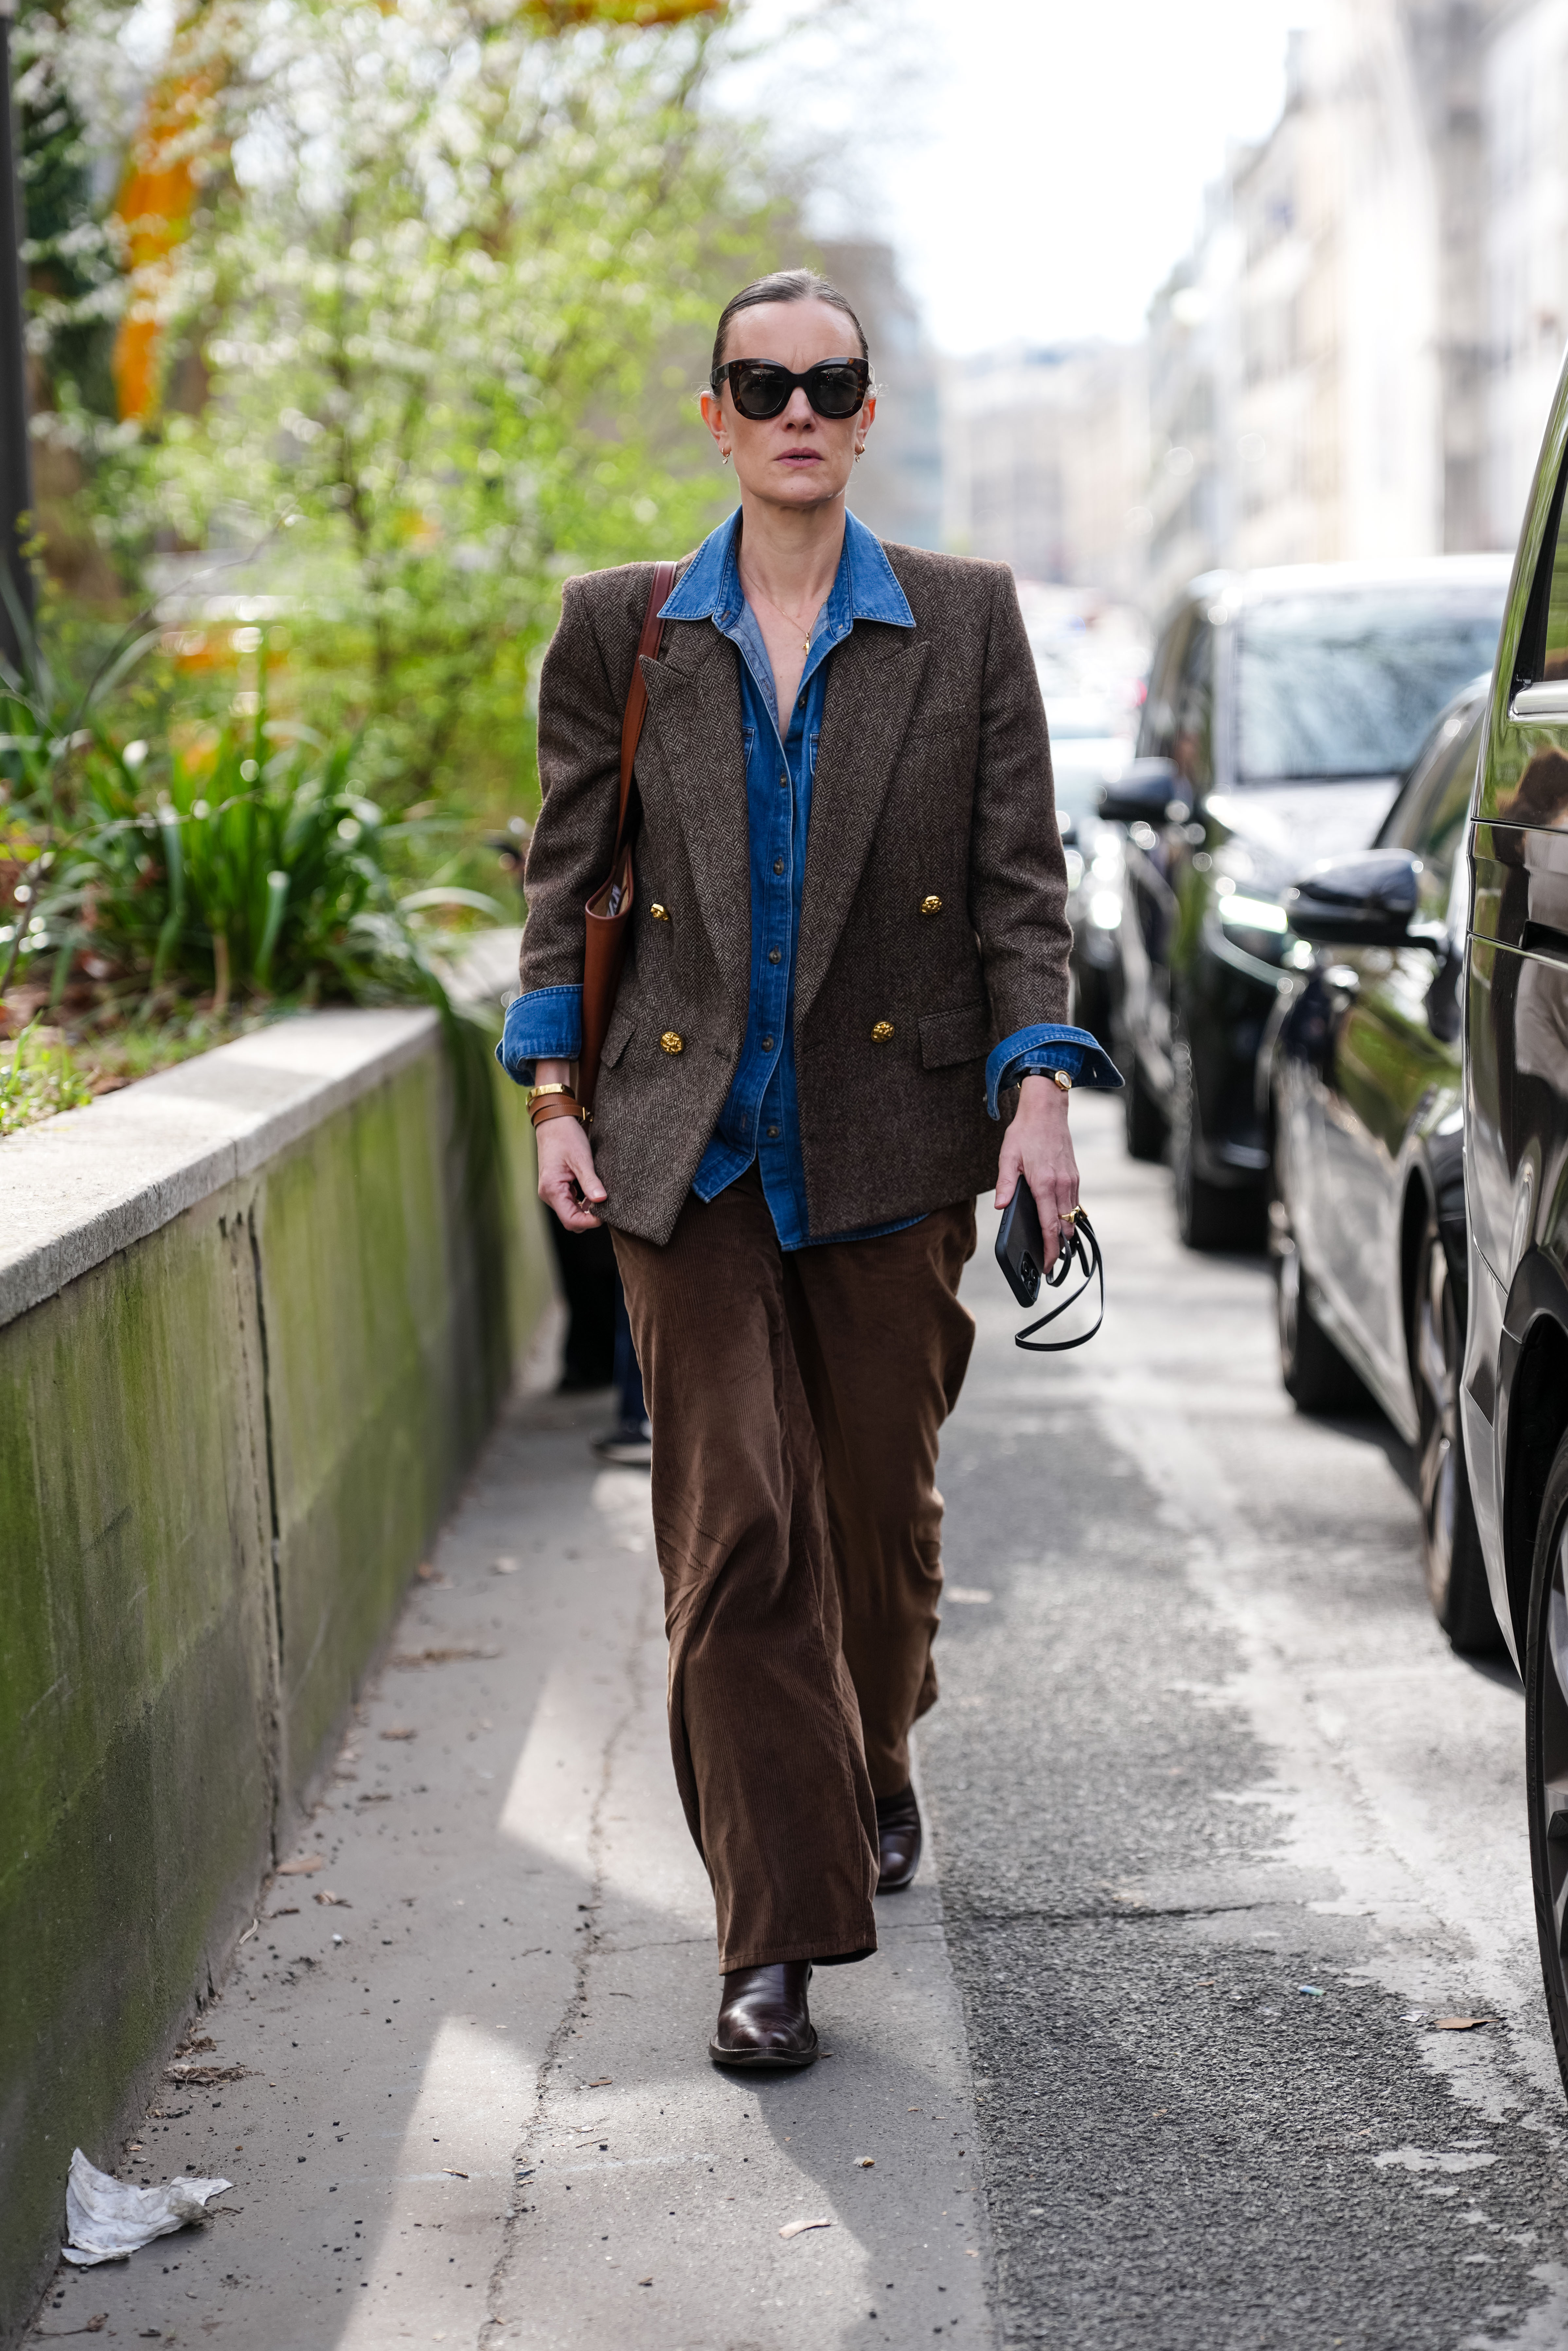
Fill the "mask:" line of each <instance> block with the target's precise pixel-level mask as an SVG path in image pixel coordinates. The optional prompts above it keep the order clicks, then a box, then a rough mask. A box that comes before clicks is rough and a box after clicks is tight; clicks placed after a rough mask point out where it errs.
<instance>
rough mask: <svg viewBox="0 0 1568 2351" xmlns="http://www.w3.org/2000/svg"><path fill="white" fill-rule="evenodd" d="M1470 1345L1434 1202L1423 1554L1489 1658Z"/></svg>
mask: <svg viewBox="0 0 1568 2351" xmlns="http://www.w3.org/2000/svg"><path fill="white" fill-rule="evenodd" d="M1464 1346H1465V1334H1464V1326H1463V1324H1462V1323H1461V1322H1460V1320H1459V1298H1458V1296H1457V1294H1456V1291H1455V1287H1454V1280H1453V1274H1452V1270H1451V1268H1450V1267H1449V1255H1448V1251H1447V1250H1446V1249H1444V1247H1443V1238H1442V1235H1441V1233H1440V1232H1439V1231H1438V1214H1437V1210H1436V1209H1435V1208H1434V1207H1432V1206H1431V1204H1430V1203H1429V1202H1428V1207H1427V1222H1426V1227H1425V1228H1424V1230H1423V1232H1422V1234H1421V1240H1420V1246H1419V1249H1418V1250H1417V1259H1416V1282H1415V1290H1414V1295H1413V1297H1412V1299H1411V1306H1410V1331H1409V1348H1410V1372H1411V1377H1412V1380H1413V1383H1414V1385H1415V1390H1416V1409H1417V1416H1418V1418H1419V1425H1420V1435H1419V1439H1418V1461H1419V1471H1420V1486H1419V1490H1420V1499H1421V1556H1422V1560H1423V1562H1425V1565H1426V1570H1427V1589H1428V1592H1429V1593H1430V1594H1431V1597H1432V1611H1433V1614H1435V1615H1436V1617H1437V1620H1438V1624H1439V1625H1441V1626H1442V1628H1443V1630H1444V1632H1445V1633H1446V1634H1447V1635H1448V1636H1449V1640H1450V1641H1451V1642H1452V1643H1453V1645H1454V1646H1455V1648H1456V1649H1458V1650H1459V1651H1460V1652H1461V1653H1462V1654H1463V1655H1465V1656H1489V1655H1491V1654H1493V1653H1494V1652H1495V1651H1497V1650H1498V1649H1501V1646H1502V1639H1501V1635H1500V1634H1499V1632H1498V1629H1497V1617H1496V1614H1495V1613H1494V1612H1493V1609H1492V1604H1491V1593H1490V1590H1489V1589H1488V1586H1487V1580H1486V1561H1485V1558H1484V1556H1483V1554H1482V1552H1481V1544H1480V1530H1479V1529H1478V1527H1477V1525H1476V1516H1475V1510H1474V1507H1473V1505H1472V1504H1471V1501H1470V1481H1469V1473H1468V1471H1467V1469H1466V1468H1465V1447H1464V1439H1463V1437H1462V1436H1461V1435H1460V1431H1459V1366H1460V1364H1462V1363H1463V1361H1464Z"/></svg>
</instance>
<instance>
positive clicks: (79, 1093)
mask: <svg viewBox="0 0 1568 2351" xmlns="http://www.w3.org/2000/svg"><path fill="white" fill-rule="evenodd" d="M39 1017H40V1016H39V1015H37V1014H36V1013H35V1015H34V1017H33V1019H31V1020H29V1022H28V1023H27V1026H26V1028H25V1029H23V1030H22V1033H21V1035H20V1036H19V1037H18V1038H17V1039H16V1042H15V1044H14V1045H13V1046H12V1047H11V1050H10V1057H9V1059H8V1060H7V1059H5V1058H4V1057H3V1056H4V1049H3V1048H0V1135H4V1134H12V1133H13V1132H14V1131H15V1130H16V1128H17V1127H19V1126H26V1125H29V1124H30V1123H32V1121H34V1120H35V1119H40V1118H52V1117H53V1116H54V1114H55V1113H56V1112H57V1111H61V1110H79V1109H80V1108H81V1106H82V1105H83V1104H84V1103H85V1102H91V1100H92V1088H91V1087H90V1086H89V1085H88V1081H87V1080H86V1078H85V1077H84V1076H83V1075H82V1073H81V1071H79V1070H78V1067H77V1064H76V1059H75V1056H74V1055H73V1053H72V1052H71V1050H70V1047H69V1046H68V1045H67V1044H66V1043H65V1042H64V1040H54V1041H52V1042H50V1043H47V1044H46V1043H45V1042H44V1041H43V1040H42V1038H41V1037H40V1035H39V1033H38V1023H39Z"/></svg>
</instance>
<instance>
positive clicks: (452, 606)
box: [98, 0, 769, 804]
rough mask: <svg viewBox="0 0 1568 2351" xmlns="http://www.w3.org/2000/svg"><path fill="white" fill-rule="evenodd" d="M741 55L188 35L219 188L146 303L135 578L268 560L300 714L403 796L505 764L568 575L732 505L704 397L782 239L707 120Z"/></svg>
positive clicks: (642, 548) (461, 21)
mask: <svg viewBox="0 0 1568 2351" xmlns="http://www.w3.org/2000/svg"><path fill="white" fill-rule="evenodd" d="M714 37H715V36H714V27H713V24H712V22H711V19H709V18H705V17H704V18H693V19H692V20H691V22H689V23H685V24H681V25H678V26H674V27H673V28H671V29H668V30H664V31H654V32H649V31H645V30H637V31H631V32H622V31H618V30H615V29H605V28H602V27H601V28H597V29H587V30H582V31H576V32H572V33H569V34H568V35H567V36H566V37H564V38H556V37H542V36H541V35H540V33H539V31H538V29H537V23H536V20H535V18H534V17H533V16H531V15H528V14H524V13H520V12H519V10H518V9H517V7H516V6H515V5H504V6H503V5H497V0H470V4H469V5H452V0H400V5H398V6H397V7H395V8H394V7H387V6H383V5H379V0H275V5H272V6H270V7H269V8H268V9H266V10H265V11H261V10H254V9H251V8H240V7H233V6H226V5H224V6H219V5H214V6H212V7H209V8H207V9H205V10H203V11H202V14H201V16H200V17H199V18H198V19H197V20H195V21H194V22H193V23H192V25H191V26H189V28H188V30H187V33H186V35H185V36H184V38H185V40H186V43H187V54H186V57H185V58H184V60H183V62H182V72H183V74H184V75H185V76H186V77H187V78H189V80H190V81H191V83H192V86H197V87H200V88H201V89H202V91H203V93H204V95H205V96H206V98H207V99H210V103H208V104H206V105H205V106H204V108H203V110H201V113H202V120H204V121H205V123H206V126H207V128H206V133H205V135H206V138H207V151H206V154H205V156H204V158H203V160H202V174H203V180H204V184H203V187H202V201H201V202H200V203H199V204H197V206H196V208H195V210H194V212H193V214H192V221H191V225H190V232H189V234H188V235H187V236H186V237H185V239H184V241H183V242H182V244H181V245H179V246H177V247H175V248H174V249H173V250H172V251H171V253H169V254H167V255H161V256H159V257H158V259H157V261H156V264H155V266H153V267H151V268H150V269H149V270H148V271H147V272H146V273H145V274H144V276H143V277H142V279H141V282H140V283H139V282H138V280H137V278H136V277H133V279H132V285H131V298H132V302H133V304H138V305H140V306H141V307H142V309H143V311H146V310H148V309H152V310H155V311H156V312H157V314H158V316H159V318H160V320H161V326H162V335H161V363H162V371H163V382H164V387H165V397H166V405H165V407H164V410H163V413H162V419H161V423H159V424H158V425H157V426H156V427H155V428H154V429H151V430H149V431H147V432H144V433H142V434H139V435H138V436H137V437H136V439H135V441H134V442H133V443H132V444H130V446H129V447H126V446H124V445H123V444H121V446H120V447H119V451H118V453H116V451H115V450H113V449H112V448H111V449H110V451H109V454H108V455H106V457H105V459H104V460H103V462H101V463H100V465H99V475H98V479H99V507H100V512H101V514H102V516H103V517H104V519H105V522H106V524H111V525H112V528H113V529H114V531H115V533H116V535H117V538H118V542H119V547H120V549H121V550H122V555H123V557H124V559H126V560H127V561H128V562H132V563H133V562H134V561H136V560H137V559H144V558H145V557H146V555H147V554H148V553H150V552H151V551H152V550H155V549H157V548H158V547H159V546H162V547H164V548H168V547H170V546H171V544H172V545H175V546H181V547H186V548H201V547H206V548H211V547H213V545H223V544H224V543H227V544H229V545H231V546H234V547H241V546H244V545H246V544H251V543H262V544H263V545H264V546H265V554H264V556H263V557H262V558H261V559H260V561H259V565H258V567H257V569H258V571H259V573H260V574H263V575H265V581H266V584H267V586H268V588H269V589H271V590H273V591H274V592H275V593H277V594H279V595H281V597H282V598H283V600H284V602H285V604H286V608H287V610H288V613H289V620H290V630H291V643H292V651H291V658H290V664H289V673H288V676H287V678H286V680H284V681H283V682H282V683H281V684H280V687H279V691H280V692H281V693H283V694H286V695H293V696H294V697H295V698H296V701H297V703H298V704H299V705H301V706H302V707H304V708H305V709H306V715H307V716H309V717H310V719H311V721H312V722H313V723H314V724H317V725H318V726H325V727H326V728H327V729H328V731H331V730H334V729H336V728H337V726H340V725H344V724H351V725H353V726H356V727H358V728H361V729H362V736H361V751H360V758H359V762H358V766H359V772H360V775H361V777H362V778H363V780H364V782H365V784H366V786H367V787H368V788H369V789H372V790H375V791H377V792H378V793H379V794H381V795H382V796H389V797H390V798H391V799H392V800H393V801H394V802H399V801H400V802H402V803H404V804H406V803H408V802H410V801H413V800H419V799H423V798H425V797H426V796H427V795H428V794H429V793H431V791H455V792H456V793H457V795H458V796H459V797H460V798H462V799H466V800H468V801H469V802H470V803H472V802H473V801H475V800H476V799H483V798H484V797H485V795H486V793H487V792H488V791H490V790H491V789H493V786H494V784H495V783H496V782H497V781H498V780H499V779H500V778H502V777H504V775H505V774H506V773H507V772H508V771H511V772H515V770H516V769H517V768H519V767H520V766H521V765H522V763H523V760H524V755H525V751H526V747H527V739H528V730H529V717H528V685H529V680H530V675H531V672H532V666H533V657H534V655H535V652H536V649H537V648H538V646H539V644H540V643H541V642H542V640H543V639H544V638H545V637H546V636H547V635H548V632H549V630H550V628H551V626H552V625H553V621H554V614H555V611H556V600H557V597H558V592H559V583H560V580H561V577H562V575H563V574H564V573H566V572H568V571H572V570H576V569H584V568H587V567H589V566H593V565H598V564H604V563H612V562H617V561H626V560H631V559H636V558H639V557H641V556H644V555H649V554H653V553H668V552H675V551H679V550H680V549H681V548H683V547H685V546H688V545H690V544H691V543H692V542H693V541H694V540H695V538H698V537H699V536H701V532H702V531H703V529H704V528H707V527H708V526H709V524H710V523H711V519H712V517H713V513H714V495H715V485H714V480H713V475H712V470H711V458H710V457H709V456H708V455H707V453H706V451H705V449H704V447H703V445H702V444H701V441H700V440H699V438H698V435H697V433H696V430H695V413H694V408H693V407H692V405H691V402H690V400H689V398H688V397H687V395H689V394H690V392H691V390H692V389H693V384H694V380H700V371H701V359H700V354H701V349H702V341H703V338H704V335H705V332H706V330H707V328H708V325H709V322H710V321H711V317H712V315H713V312H714V308H715V307H716V303H717V300H718V299H720V298H722V294H723V293H724V292H726V291H728V290H729V289H730V287H732V285H733V283H734V282H735V280H736V277H738V276H740V275H743V274H746V273H747V272H748V271H749V270H750V269H751V267H752V266H753V265H754V264H755V263H756V262H757V261H758V260H759V259H761V258H764V257H765V256H764V255H763V242H764V239H765V236H766V233H767V228H768V219H769V199H768V194H767V191H766V189H765V187H764V186H763V184H762V183H761V181H760V180H759V179H755V178H753V179H751V180H750V181H748V178H747V176H746V175H745V174H744V173H743V172H738V171H737V169H736V166H735V161H734V155H733V152H732V151H731V152H722V147H721V141H720V140H719V138H718V135H717V133H716V131H714V129H713V127H712V126H711V123H710V122H709V121H708V120H707V119H706V117H705V115H704V113H703V111H702V109H701V103H700V99H701V90H702V87H703V82H704V77H705V74H706V72H707V70H708V67H709V63H710V58H711V51H712V45H713V41H714ZM220 54H221V57H222V70H221V71H220V70H219V69H218V68H217V65H216V62H215V60H216V59H217V58H218V57H219V56H220ZM191 135H192V138H196V137H199V136H201V135H202V134H201V131H200V130H199V129H198V128H197V124H196V116H195V114H194V113H193V115H192V134H191Z"/></svg>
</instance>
